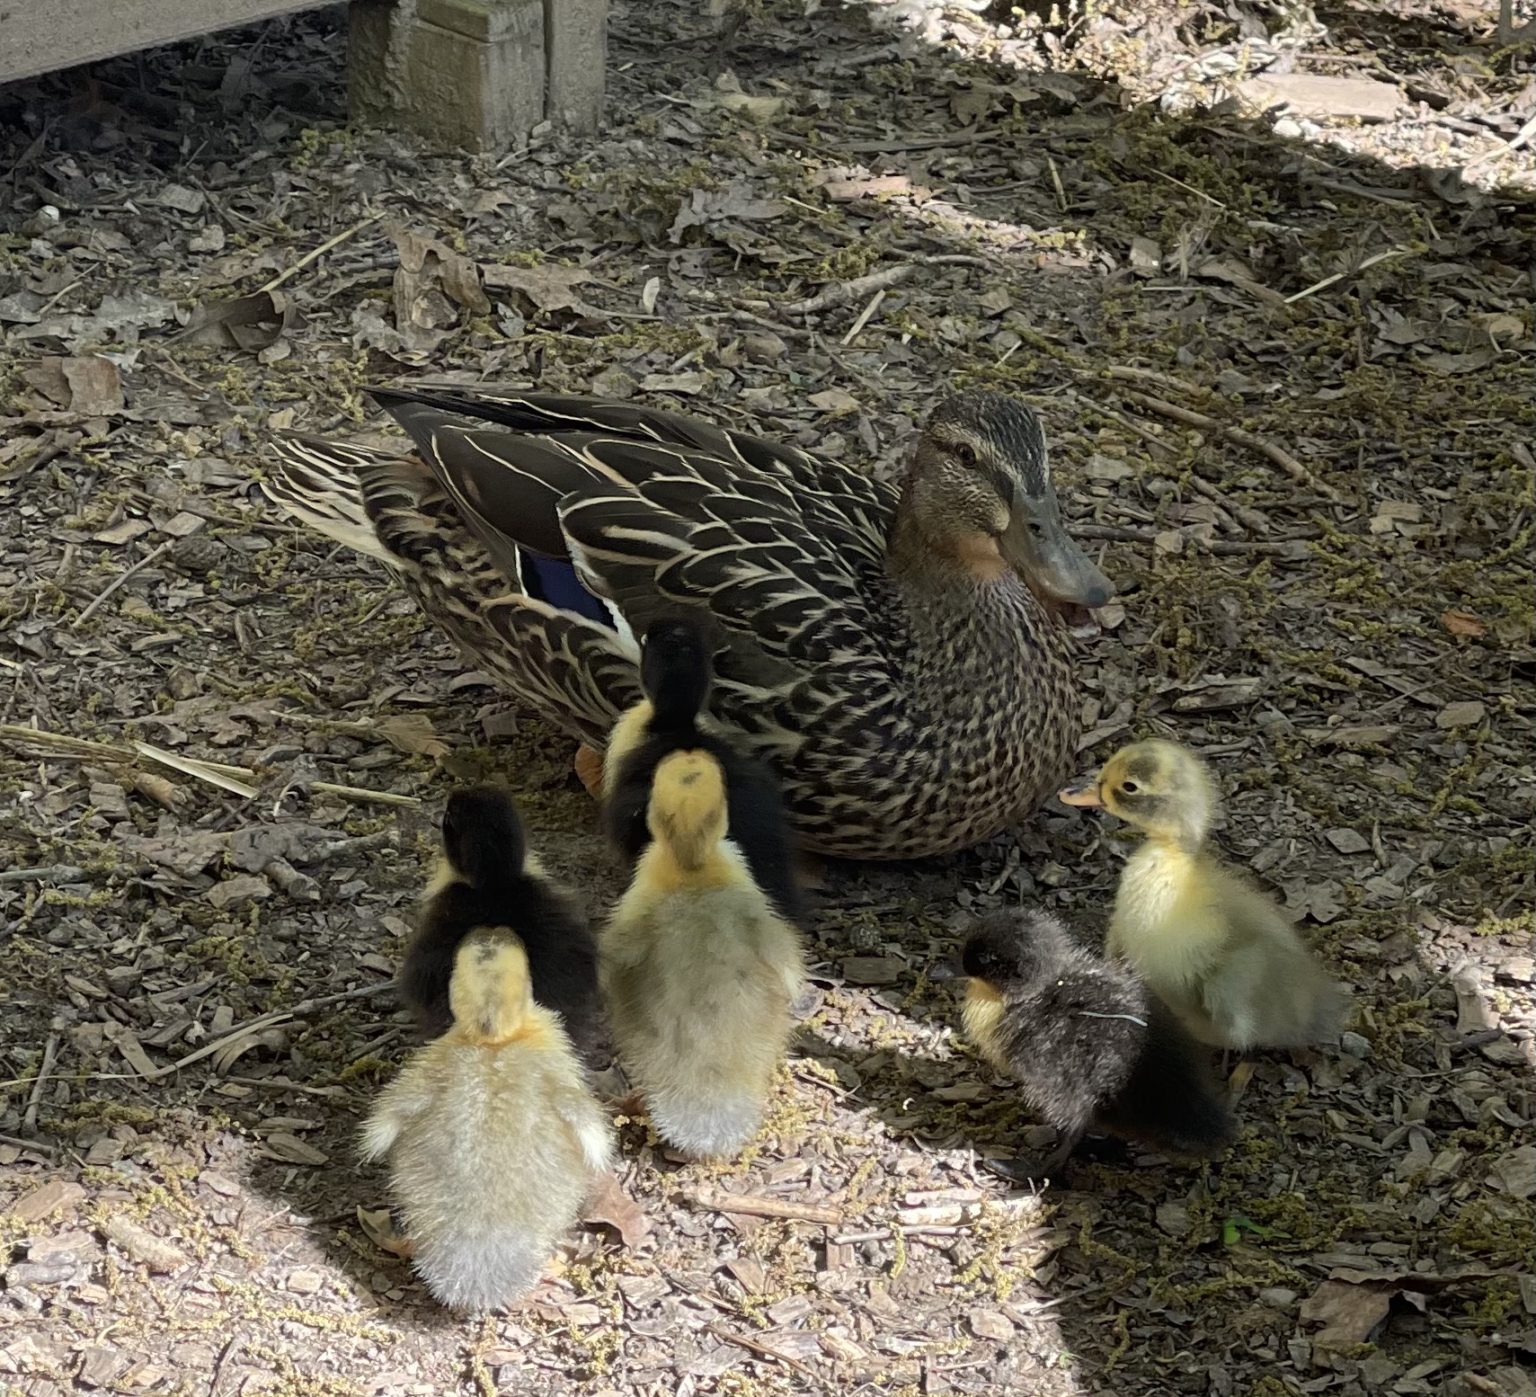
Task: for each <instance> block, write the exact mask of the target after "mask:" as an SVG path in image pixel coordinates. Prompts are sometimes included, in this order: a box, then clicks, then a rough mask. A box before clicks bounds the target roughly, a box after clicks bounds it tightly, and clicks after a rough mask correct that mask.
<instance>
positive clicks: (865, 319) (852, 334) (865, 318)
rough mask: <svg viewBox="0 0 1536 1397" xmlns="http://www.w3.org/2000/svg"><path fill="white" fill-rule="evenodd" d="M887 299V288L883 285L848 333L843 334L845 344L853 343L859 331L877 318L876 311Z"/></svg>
mask: <svg viewBox="0 0 1536 1397" xmlns="http://www.w3.org/2000/svg"><path fill="white" fill-rule="evenodd" d="M884 299H885V288H884V287H883V286H882V287H881V288H880V289H879V290H878V291H876V292H875V294H874V295H873V296H871V297H870V300H869V304H868V305H867V306H865V307H864V309H863V310H861V311H860V312H859V318H858V319H857V320H855V321H854V322H853V324H852V325H851V326H850V327H849V330H848V333H847V334H846V335H844V336H843V343H844V344H852V343H853V342H854V340H856V339H858V337H859V332H860V331H861V330H863V328H864V327H865V326H866V325H868V324H869V322H870V321H871V320H873V319H874V318H875V312H876V311H877V310H879V309H880V302H881V301H883V300H884Z"/></svg>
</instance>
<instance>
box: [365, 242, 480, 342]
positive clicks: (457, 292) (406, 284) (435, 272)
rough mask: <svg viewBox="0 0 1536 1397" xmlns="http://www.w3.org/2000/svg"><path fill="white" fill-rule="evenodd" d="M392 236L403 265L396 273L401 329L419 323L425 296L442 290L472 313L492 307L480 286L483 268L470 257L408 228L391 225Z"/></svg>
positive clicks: (396, 295) (398, 321) (396, 296)
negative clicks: (421, 303)
mask: <svg viewBox="0 0 1536 1397" xmlns="http://www.w3.org/2000/svg"><path fill="white" fill-rule="evenodd" d="M389 236H390V237H391V238H393V239H394V243H395V248H396V250H397V251H398V252H399V254H400V267H399V270H397V271H396V272H395V321H396V323H397V324H398V325H399V327H400V329H401V330H404V329H405V328H406V326H407V325H408V324H414V323H415V322H416V320H417V318H418V314H419V304H420V301H421V299H422V297H424V296H425V295H427V294H428V293H429V292H431V291H435V290H439V289H440V290H441V291H442V292H443V294H444V295H445V296H447V297H448V299H449V300H450V301H453V302H454V303H455V304H457V305H461V306H463V307H464V309H465V310H467V311H469V312H470V313H471V314H473V315H484V314H485V313H486V312H487V311H489V310H490V308H491V303H490V301H489V300H488V299H487V297H486V294H485V292H484V290H482V289H481V286H480V269H479V268H478V267H476V265H475V264H474V263H473V262H472V261H470V259H469V258H467V257H465V256H463V255H462V254H461V253H458V252H455V251H454V250H453V249H452V248H451V247H449V246H448V245H447V244H446V243H441V242H438V241H437V239H436V238H429V237H426V236H425V235H423V234H421V233H412V232H410V231H409V230H407V229H405V228H400V227H392V228H390V230H389Z"/></svg>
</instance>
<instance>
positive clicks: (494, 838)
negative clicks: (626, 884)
mask: <svg viewBox="0 0 1536 1397" xmlns="http://www.w3.org/2000/svg"><path fill="white" fill-rule="evenodd" d="M481 926H504V927H509V928H511V930H512V931H514V932H516V933H517V936H518V938H519V939H520V940H521V941H522V943H523V948H524V950H525V952H526V953H527V956H528V964H529V967H530V970H531V972H532V978H533V997H534V998H535V999H536V1000H537V1001H538V1002H539V1003H540V1004H542V1005H543V1006H544V1007H545V1008H546V1009H551V1010H553V1011H554V1012H555V1013H557V1014H559V1015H560V1018H561V1020H562V1021H563V1023H564V1025H565V1031H566V1032H567V1033H568V1034H570V1036H571V1039H572V1040H573V1041H574V1042H575V1044H576V1046H577V1049H578V1051H580V1052H581V1053H582V1054H583V1055H585V1054H587V1053H589V1052H590V1051H591V1050H592V1047H593V1044H594V1042H595V1039H596V1036H597V1025H598V983H597V938H596V937H595V936H594V935H593V934H592V929H591V927H590V926H588V924H587V921H586V919H585V918H584V917H583V916H582V915H581V913H580V912H579V911H578V910H577V908H576V906H575V904H574V903H573V902H572V901H571V899H570V897H569V896H568V895H567V894H566V893H565V891H564V890H563V889H562V888H561V887H560V886H559V885H558V884H557V883H556V882H555V881H554V880H553V879H551V878H550V877H549V875H548V874H547V873H545V871H544V868H543V866H542V865H541V864H540V863H539V860H538V857H537V855H535V854H534V853H532V852H531V851H530V850H529V848H528V843H527V837H526V835H525V834H524V831H523V823H522V821H521V820H520V819H519V818H518V814H517V806H516V804H515V803H514V802H513V800H512V797H511V795H510V794H509V793H508V792H507V791H505V790H503V789H502V788H500V787H498V786H473V787H469V788H467V789H464V790H458V791H454V792H453V794H452V795H450V796H449V797H448V805H447V808H446V810H445V811H444V812H443V850H442V855H441V857H440V858H439V860H438V866H437V870H436V872H435V873H434V874H433V877H432V880H431V882H430V884H429V885H428V887H427V891H426V895H425V898H424V899H423V906H422V912H421V922H420V926H419V928H418V929H417V932H416V935H415V937H414V938H413V939H412V941H411V944H410V946H409V947H408V948H407V949H406V953H405V961H404V964H403V965H402V966H401V970H400V996H401V998H402V999H403V1000H404V1001H405V1002H406V1004H407V1005H408V1006H409V1007H410V1008H411V1010H412V1011H413V1012H414V1013H415V1015H416V1022H417V1024H418V1026H419V1027H420V1029H421V1031H422V1033H423V1034H424V1035H425V1036H427V1037H429V1038H430V1037H435V1036H436V1035H438V1034H439V1033H442V1032H444V1031H445V1030H446V1029H447V1028H448V1026H449V1024H450V1023H451V1022H452V1015H451V1013H450V1009H449V994H448V984H449V978H450V976H451V975H452V974H453V966H454V957H455V955H456V954H457V953H458V949H459V943H460V942H461V941H463V939H464V938H465V937H466V936H467V935H469V933H470V932H471V931H473V930H474V929H475V928H476V927H481Z"/></svg>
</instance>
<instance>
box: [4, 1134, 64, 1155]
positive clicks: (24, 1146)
mask: <svg viewBox="0 0 1536 1397" xmlns="http://www.w3.org/2000/svg"><path fill="white" fill-rule="evenodd" d="M0 1145H15V1146H16V1148H17V1149H21V1150H36V1151H37V1152H38V1154H58V1152H59V1147H58V1146H57V1145H45V1144H43V1142H42V1141H41V1140H23V1139H22V1138H21V1136H19V1135H0Z"/></svg>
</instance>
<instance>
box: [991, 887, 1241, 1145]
mask: <svg viewBox="0 0 1536 1397" xmlns="http://www.w3.org/2000/svg"><path fill="white" fill-rule="evenodd" d="M961 964H962V966H963V968H964V972H965V974H966V975H968V976H969V977H970V982H969V985H968V987H967V992H966V999H965V1007H964V1019H965V1029H966V1033H967V1035H968V1036H969V1037H970V1039H971V1041H972V1042H973V1043H974V1044H975V1045H976V1047H977V1048H978V1049H979V1050H980V1051H981V1052H982V1054H983V1055H984V1056H985V1057H986V1058H987V1060H988V1061H989V1062H991V1063H992V1065H993V1066H994V1067H996V1068H997V1070H998V1071H999V1072H1001V1073H1003V1074H1004V1075H1005V1076H1008V1077H1012V1078H1013V1079H1015V1080H1016V1081H1018V1082H1019V1084H1020V1086H1021V1087H1022V1089H1023V1095H1024V1098H1025V1100H1026V1101H1027V1102H1028V1103H1029V1105H1030V1107H1031V1109H1032V1110H1034V1111H1036V1112H1038V1113H1039V1114H1040V1115H1041V1116H1042V1117H1043V1118H1044V1119H1045V1120H1046V1121H1048V1122H1049V1123H1050V1124H1051V1125H1054V1126H1055V1127H1056V1129H1057V1130H1058V1131H1059V1132H1060V1135H1061V1140H1060V1144H1059V1145H1058V1147H1057V1149H1056V1152H1055V1153H1054V1154H1053V1155H1052V1156H1051V1157H1050V1159H1049V1160H1047V1161H1046V1162H1045V1164H1044V1166H1043V1168H1042V1169H1041V1171H1040V1172H1041V1173H1042V1174H1054V1173H1056V1172H1057V1171H1059V1170H1060V1169H1061V1167H1062V1166H1063V1165H1064V1164H1065V1163H1066V1160H1067V1158H1068V1156H1069V1155H1070V1154H1071V1153H1072V1151H1073V1149H1074V1148H1075V1147H1076V1146H1077V1143H1078V1141H1079V1140H1080V1139H1081V1137H1082V1135H1083V1134H1084V1132H1085V1131H1086V1130H1087V1129H1088V1128H1089V1126H1091V1125H1093V1126H1097V1127H1098V1128H1099V1129H1101V1130H1104V1131H1107V1132H1109V1133H1111V1134H1114V1135H1119V1136H1122V1137H1124V1138H1126V1139H1132V1140H1140V1141H1143V1142H1145V1143H1146V1144H1149V1145H1151V1146H1153V1147H1154V1148H1156V1149H1160V1150H1166V1151H1168V1152H1169V1153H1172V1154H1180V1155H1193V1156H1209V1155H1214V1154H1216V1153H1219V1152H1220V1151H1221V1150H1222V1149H1224V1148H1225V1147H1226V1146H1228V1145H1230V1144H1231V1143H1232V1140H1233V1138H1234V1137H1235V1133H1236V1128H1235V1125H1234V1122H1233V1120H1232V1116H1231V1113H1230V1112H1229V1111H1228V1109H1227V1106H1226V1103H1225V1102H1224V1100H1223V1099H1222V1097H1221V1095H1220V1094H1219V1092H1218V1090H1217V1087H1216V1083H1215V1080H1214V1077H1213V1075H1212V1072H1211V1065H1210V1061H1209V1055H1208V1054H1207V1052H1206V1051H1205V1050H1203V1049H1202V1048H1201V1047H1200V1045H1199V1044H1197V1043H1196V1042H1195V1041H1194V1039H1193V1038H1191V1037H1190V1036H1189V1034H1188V1033H1186V1032H1185V1031H1184V1029H1183V1028H1182V1027H1181V1026H1180V1024H1179V1022H1178V1019H1177V1018H1176V1017H1175V1016H1174V1015H1173V1013H1172V1012H1171V1011H1170V1010H1169V1009H1168V1008H1167V1007H1166V1006H1165V1005H1164V1004H1163V1003H1162V1002H1161V1001H1160V1000H1159V999H1158V998H1157V997H1156V996H1155V995H1152V994H1150V993H1149V992H1148V991H1147V989H1146V987H1145V986H1144V985H1143V984H1142V983H1141V981H1140V980H1139V979H1137V977H1136V975H1135V974H1134V973H1133V972H1132V971H1131V970H1129V969H1128V968H1127V967H1125V966H1123V965H1121V964H1118V963H1116V962H1114V961H1106V960H1103V959H1101V958H1100V957H1098V956H1096V955H1094V954H1093V953H1092V952H1090V951H1088V950H1087V949H1086V948H1084V947H1083V946H1080V945H1079V944H1078V943H1077V942H1076V940H1075V939H1074V938H1073V937H1072V935H1071V934H1070V933H1069V932H1068V931H1067V929H1066V928H1065V927H1064V926H1063V925H1062V924H1061V923H1060V922H1059V921H1057V920H1056V919H1055V918H1054V917H1050V916H1047V915H1045V914H1044V913H1039V912H997V913H993V914H991V915H990V916H986V917H983V918H981V919H980V920H979V921H977V922H976V924H975V926H974V927H973V929H972V932H971V935H970V938H969V939H968V940H967V942H966V945H965V952H964V955H963V957H962V960H961Z"/></svg>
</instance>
